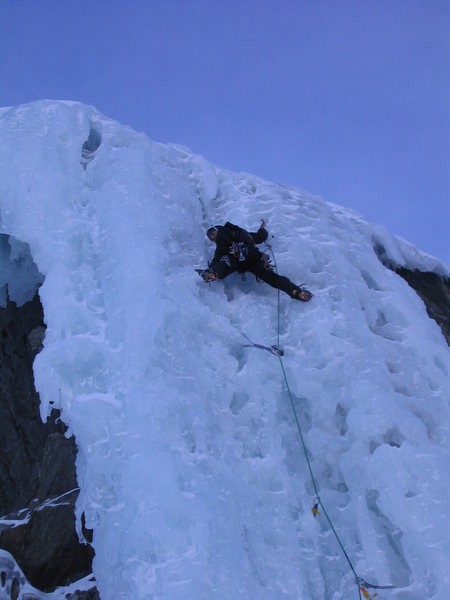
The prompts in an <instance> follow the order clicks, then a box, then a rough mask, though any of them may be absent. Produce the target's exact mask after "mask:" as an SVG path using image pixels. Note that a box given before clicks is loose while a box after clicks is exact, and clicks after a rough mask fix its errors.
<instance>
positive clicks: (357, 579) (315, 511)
mask: <svg viewBox="0 0 450 600" xmlns="http://www.w3.org/2000/svg"><path fill="white" fill-rule="evenodd" d="M266 246H267V248H268V250H269V251H270V254H271V256H272V261H273V264H274V267H275V272H276V273H278V268H277V261H276V259H275V254H274V252H273V249H272V246H271V245H270V244H267V243H266ZM277 347H278V348H280V290H278V309H277ZM277 356H278V360H279V361H280V367H281V370H282V372H283V377H284V381H285V384H286V389H287V391H288V395H289V400H290V402H291V406H292V411H293V413H294V417H295V422H296V424H297V430H298V434H299V437H300V441H301V444H302V448H303V452H304V454H305V458H306V464H307V465H308V469H309V474H310V476H311V481H312V484H313V488H314V492H315V494H316V496H315V500H314V508H313V514H314V516H316V515H318V514H320V513H319V512H318V507H319V506H320V507H321V509H322V511H323V514H324V515H325V518H326V520H327V521H328V524H329V526H330V528H331V531H332V532H333V533H334V536H335V538H336V540H337V542H338V544H339V546H340V548H341V550H342V552H343V554H344V556H345V558H346V559H347V562H348V564H349V566H350V569H351V570H352V572H353V575H354V576H355V583H356V585H357V587H358V596H359V600H362V598H361V587H360V584H361V582H363V581H364V580H363V579H362V578H361V577H358V574H357V573H356V571H355V568H354V567H353V564H352V561H351V560H350V558H349V556H348V554H347V552H346V550H345V548H344V545H343V543H342V542H341V539H340V538H339V536H338V534H337V531H336V529H335V528H334V525H333V523H332V521H331V519H330V517H329V516H328V513H327V510H326V508H325V506H324V504H323V502H322V500H321V498H320V495H319V490H318V487H317V482H316V478H315V477H314V473H313V470H312V467H311V461H310V460H309V456H308V449H307V447H306V444H305V440H304V437H303V433H302V428H301V426H300V420H299V418H298V415H297V411H296V409H295V404H294V400H293V397H292V393H291V388H290V386H289V381H288V378H287V375H286V370H285V368H284V364H283V358H282V356H281V354H280V353H278V354H277ZM364 583H365V582H364Z"/></svg>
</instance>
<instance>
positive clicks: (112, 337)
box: [0, 102, 450, 600]
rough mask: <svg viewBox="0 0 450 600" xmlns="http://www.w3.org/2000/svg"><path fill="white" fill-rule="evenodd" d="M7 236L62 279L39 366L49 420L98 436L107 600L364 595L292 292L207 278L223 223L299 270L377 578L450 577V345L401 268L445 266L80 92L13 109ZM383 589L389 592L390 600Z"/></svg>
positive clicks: (326, 404) (313, 350) (314, 349)
mask: <svg viewBox="0 0 450 600" xmlns="http://www.w3.org/2000/svg"><path fill="white" fill-rule="evenodd" d="M0 132H1V136H2V145H1V148H0V170H1V177H0V233H2V234H4V235H8V236H13V237H14V239H15V240H17V241H18V243H19V242H20V243H23V244H28V247H29V250H30V255H31V257H32V259H33V260H34V262H35V263H36V265H37V268H38V270H39V272H40V273H42V274H43V276H44V277H45V281H44V283H43V285H42V287H41V288H40V295H41V298H42V302H43V305H44V311H45V318H46V323H47V332H46V338H45V343H44V350H43V351H42V352H41V353H40V354H39V355H38V357H37V359H36V362H35V377H36V384H37V388H38V390H39V393H40V396H41V401H42V416H43V418H45V416H46V414H47V413H48V411H49V409H50V408H51V407H52V406H55V405H59V406H61V408H62V410H63V416H64V419H65V421H66V422H67V423H68V424H69V426H70V429H71V430H72V431H73V433H74V434H75V435H76V439H77V443H78V445H79V449H80V451H79V455H78V464H77V471H78V481H79V484H80V487H81V489H82V492H81V494H80V497H79V500H78V503H77V512H78V516H80V515H81V513H82V512H83V511H84V512H85V513H86V518H87V526H88V527H93V528H94V542H93V545H94V547H95V551H96V558H95V563H94V571H95V576H96V578H97V582H98V586H99V590H100V594H101V597H102V599H103V600H109V599H110V600H113V599H114V600H115V599H117V598H123V599H131V598H133V599H138V598H146V599H148V598H152V599H155V600H156V599H163V598H164V599H167V598H170V599H171V600H181V599H192V598H196V599H197V600H209V599H211V598H217V599H220V600H228V599H230V598H242V599H244V598H245V599H248V598H258V600H269V599H270V600H272V599H277V600H278V599H281V598H286V599H289V600H290V599H292V598H302V600H323V599H324V598H327V599H333V600H338V599H344V598H345V599H347V598H352V597H355V598H356V597H357V594H358V592H357V588H356V586H355V584H354V581H353V574H352V573H351V571H350V569H349V566H348V564H347V562H346V560H345V558H344V556H343V554H342V552H341V551H340V548H339V547H338V545H337V543H336V540H335V538H334V536H333V535H332V533H331V532H330V529H329V527H328V525H327V523H326V522H325V521H324V519H323V518H316V519H314V518H313V517H312V514H311V507H312V504H313V501H314V490H313V488H312V485H311V480H310V477H309V472H308V468H307V465H306V462H305V459H304V455H303V451H302V448H301V445H300V442H299V436H298V432H297V429H296V425H295V420H294V418H293V414H292V409H291V407H290V404H289V397H288V393H287V390H286V386H285V384H284V381H283V378H282V373H281V370H280V365H279V362H278V359H277V358H276V357H274V356H271V355H270V354H269V353H266V352H262V351H259V350H256V349H250V348H243V347H242V345H241V344H242V341H243V338H242V336H241V334H242V333H245V334H246V335H248V336H249V337H251V338H252V339H253V340H254V341H255V342H258V343H262V344H266V345H271V344H273V343H276V341H277V322H278V320H277V294H276V292H275V291H274V290H273V289H271V288H269V287H268V286H265V285H263V284H257V283H256V282H255V281H254V280H253V278H252V276H248V277H247V281H246V282H242V281H241V280H240V278H239V277H238V276H231V277H230V278H228V279H227V280H225V281H223V282H219V283H215V284H212V285H206V284H204V283H203V282H202V280H201V279H200V278H198V277H197V275H196V274H195V272H194V271H193V268H194V267H199V266H202V265H205V264H206V261H207V259H208V257H211V255H212V252H213V248H212V247H211V244H210V243H209V242H208V240H207V239H206V237H205V231H206V229H207V227H208V226H210V225H211V224H215V223H221V222H223V221H225V220H230V221H232V222H236V223H238V224H240V225H242V226H244V227H247V228H257V227H258V226H259V221H260V219H261V218H263V219H264V220H265V221H266V223H267V226H268V228H269V230H270V232H271V233H272V234H274V236H275V237H274V238H273V239H272V243H273V248H274V252H275V255H276V259H277V264H278V268H279V271H280V272H281V273H283V274H286V275H288V276H289V277H290V278H291V279H293V280H294V281H296V282H298V283H302V282H306V283H307V284H308V287H309V288H310V289H312V290H313V292H314V293H315V296H314V299H313V301H312V302H310V303H309V304H301V303H296V302H293V301H292V300H290V299H289V298H288V297H287V296H285V295H283V296H282V297H281V304H280V311H281V312H280V326H281V331H280V334H281V335H280V342H281V344H282V346H283V347H284V350H285V357H284V364H285V367H286V373H287V376H288V379H289V384H290V387H291V390H292V394H293V398H294V402H295V405H296V409H297V411H298V414H299V416H300V421H301V425H302V428H303V432H304V436H305V441H306V444H307V447H308V451H309V453H310V457H311V464H312V468H313V471H314V474H315V477H316V479H317V481H318V482H319V487H320V494H321V499H322V501H323V502H324V504H325V505H326V506H327V511H328V513H329V515H330V517H331V518H332V520H333V523H334V525H335V527H336V530H337V532H338V534H339V536H340V538H341V540H342V542H343V544H344V546H345V548H346V551H347V552H348V555H349V556H350V557H351V560H352V563H353V564H354V566H355V568H356V570H357V572H358V574H360V575H361V576H363V577H365V578H366V579H367V580H368V581H372V582H373V583H380V584H384V583H393V584H394V585H396V586H397V588H398V589H397V590H396V591H395V592H385V593H384V594H383V598H384V597H386V598H388V597H391V596H392V597H393V598H396V599H398V600H400V599H401V600H423V599H424V598H433V599H436V600H441V599H443V598H445V597H446V595H447V593H448V591H449V581H448V557H449V556H450V531H449V529H450V528H449V524H448V514H449V500H448V498H449V488H450V484H449V481H448V465H449V447H448V439H449V437H448V425H449V404H448V398H449V383H448V381H449V372H450V361H449V354H448V347H447V346H446V343H445V340H444V338H443V336H442V334H441V332H440V330H439V327H438V326H437V325H436V323H435V322H434V321H432V320H430V319H429V318H428V316H427V314H426V310H425V307H424V305H423V303H422V301H421V300H420V299H419V298H418V296H417V295H416V294H415V292H414V291H413V290H412V289H411V288H409V286H408V285H407V284H406V282H405V281H403V280H402V279H401V278H400V277H399V276H397V275H396V274H395V273H393V272H392V271H390V270H388V269H386V267H384V266H383V264H382V263H381V262H380V261H379V259H378V257H377V252H376V246H377V245H378V248H380V246H382V248H383V249H384V252H385V253H387V254H388V255H389V256H390V257H391V259H392V260H393V261H394V262H396V263H397V264H404V265H408V266H409V267H411V266H412V267H415V266H416V267H418V268H420V267H422V268H425V269H427V270H434V271H436V272H439V273H447V274H448V269H447V267H446V266H445V265H442V264H440V263H439V261H437V260H435V259H433V258H431V257H428V256H424V255H423V254H422V253H420V252H419V251H418V250H417V249H416V248H414V247H413V246H411V245H410V244H408V243H407V242H404V241H402V240H399V239H397V238H394V237H392V236H390V235H389V233H388V232H386V231H384V230H383V229H382V228H380V227H377V226H372V225H370V224H368V223H366V222H365V221H364V220H363V219H361V218H360V217H359V216H358V215H356V214H355V213H353V212H351V211H346V210H344V209H342V208H341V207H338V206H335V205H332V204H329V203H326V202H324V201H323V200H321V199H320V198H316V197H312V196H309V195H308V194H306V193H304V192H301V191H299V190H297V189H292V188H287V187H285V186H278V185H275V184H272V183H269V182H266V181H262V180H260V179H258V178H256V177H254V176H251V175H248V174H236V173H230V172H227V171H224V170H221V169H219V168H217V167H214V166H213V165H211V164H209V163H207V162H206V161H205V160H204V159H202V158H201V157H198V156H195V155H193V154H192V153H191V152H190V151H189V150H188V149H186V148H183V147H179V146H168V145H162V144H157V143H154V142H152V141H150V140H149V139H148V138H147V137H145V136H144V135H141V134H137V133H135V132H134V131H132V130H130V129H128V128H126V127H123V126H121V125H119V124H117V123H115V122H113V121H111V120H109V119H106V118H105V117H103V116H101V115H100V114H99V113H98V112H97V111H96V110H95V109H93V108H91V107H87V106H83V105H81V104H77V103H62V102H38V103H33V104H30V105H25V106H19V107H15V108H10V109H7V110H5V111H3V112H2V113H1V114H0ZM379 595H380V597H381V593H380V594H379Z"/></svg>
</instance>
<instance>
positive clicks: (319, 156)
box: [0, 0, 450, 262]
mask: <svg viewBox="0 0 450 600" xmlns="http://www.w3.org/2000/svg"><path fill="white" fill-rule="evenodd" d="M43 98H51V99H58V100H60V99H63V100H78V101H80V102H84V103H86V104H92V105H94V106H96V107H97V108H98V109H99V110H100V111H101V112H102V113H103V114H105V115H107V116H109V117H111V118H113V119H116V120H118V121H120V122H121V123H123V124H126V125H130V126H131V127H133V128H134V129H136V130H137V131H141V132H144V133H146V134H147V135H148V136H149V137H151V138H152V139H154V140H156V141H159V142H163V143H165V142H175V143H178V144H183V145H185V146H188V147H189V148H191V149H192V150H193V151H194V152H196V153H199V154H202V155H203V156H204V157H205V158H206V159H208V160H209V161H211V162H213V163H215V164H217V165H218V166H221V167H225V168H228V169H231V170H234V171H248V172H251V173H255V174H256V175H259V176H261V177H263V178H265V179H268V180H270V181H275V182H279V183H286V184H289V185H294V186H297V187H300V188H302V189H305V190H307V191H309V192H311V193H314V194H317V195H320V196H322V197H323V198H324V199H325V200H329V201H331V202H335V203H337V204H341V205H343V206H346V207H349V208H353V209H355V210H357V211H358V212H359V213H360V214H362V215H363V217H365V218H366V219H367V220H369V221H371V222H374V223H380V224H383V225H385V226H386V227H387V228H388V229H389V230H390V231H391V232H392V233H395V234H397V235H400V236H401V237H403V238H405V239H407V240H409V241H411V242H413V243H414V244H416V245H417V246H419V248H421V249H422V250H424V251H426V252H429V253H430V254H433V255H435V256H437V257H439V258H441V259H443V260H445V261H447V262H450V235H449V225H450V1H449V0H422V1H419V0H103V1H101V0H0V105H1V106H9V105H15V104H20V103H23V102H30V101H32V100H39V99H43ZM278 233H279V234H280V233H281V232H278Z"/></svg>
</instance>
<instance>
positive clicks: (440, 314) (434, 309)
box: [372, 238, 450, 346]
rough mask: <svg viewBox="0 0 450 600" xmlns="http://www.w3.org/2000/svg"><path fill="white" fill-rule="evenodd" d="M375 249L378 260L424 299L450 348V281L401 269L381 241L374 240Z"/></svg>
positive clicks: (438, 276) (420, 272)
mask: <svg viewBox="0 0 450 600" xmlns="http://www.w3.org/2000/svg"><path fill="white" fill-rule="evenodd" d="M372 243H373V249H374V252H375V254H376V255H377V257H378V260H379V261H380V262H381V263H382V264H383V265H384V266H385V267H386V268H388V269H390V270H391V271H394V272H395V273H397V275H400V277H403V279H404V280H405V281H406V282H407V283H408V284H409V285H410V286H411V287H412V288H413V290H415V291H416V292H417V294H418V295H419V296H420V297H421V298H422V300H423V302H424V304H425V307H426V309H427V313H428V316H429V317H430V318H431V319H434V320H435V321H436V323H437V324H438V325H439V327H440V328H441V331H442V333H443V335H444V337H445V339H446V341H447V344H448V345H449V346H450V279H449V278H448V277H445V276H444V275H438V274H437V273H433V272H430V271H420V270H419V269H407V268H406V267H400V266H399V265H397V264H396V263H395V261H393V260H392V258H391V257H390V256H389V253H388V252H387V250H386V248H385V247H384V246H383V244H382V243H381V242H380V240H377V239H375V238H374V239H373V240H372Z"/></svg>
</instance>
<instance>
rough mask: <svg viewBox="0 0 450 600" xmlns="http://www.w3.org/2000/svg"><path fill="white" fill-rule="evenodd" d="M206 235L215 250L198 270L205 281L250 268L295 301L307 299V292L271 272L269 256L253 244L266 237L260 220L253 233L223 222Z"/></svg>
mask: <svg viewBox="0 0 450 600" xmlns="http://www.w3.org/2000/svg"><path fill="white" fill-rule="evenodd" d="M206 235H207V236H208V238H209V239H210V240H211V241H212V242H215V243H216V251H215V253H214V257H213V259H212V261H211V262H210V263H209V268H208V269H205V270H204V271H200V274H201V276H202V277H203V279H204V280H205V281H207V282H210V281H215V280H217V279H223V278H224V277H226V276H227V275H230V273H234V272H236V271H238V272H239V273H245V272H246V271H250V273H253V274H254V275H255V276H256V278H257V279H260V280H262V281H264V282H265V283H268V284H269V285H270V286H272V287H274V288H276V289H279V290H282V291H283V292H285V293H286V294H289V296H290V297H291V298H294V299H295V300H301V301H302V302H307V301H308V300H310V299H311V297H312V294H311V292H308V290H306V289H305V288H302V287H301V286H298V285H295V284H294V283H292V281H290V280H289V279H288V278H287V277H284V276H282V275H278V273H276V272H275V271H273V269H272V266H271V264H270V259H269V256H268V255H267V254H263V253H262V252H261V251H260V250H258V248H257V247H256V245H257V244H262V243H263V242H265V241H266V240H267V236H268V234H267V230H266V229H265V225H264V222H262V224H261V226H260V228H259V229H258V231H256V232H249V231H246V230H245V229H242V228H241V227H238V226H237V225H233V224H232V223H229V222H227V223H225V225H215V226H214V227H210V228H209V229H208V231H207V233H206Z"/></svg>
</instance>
